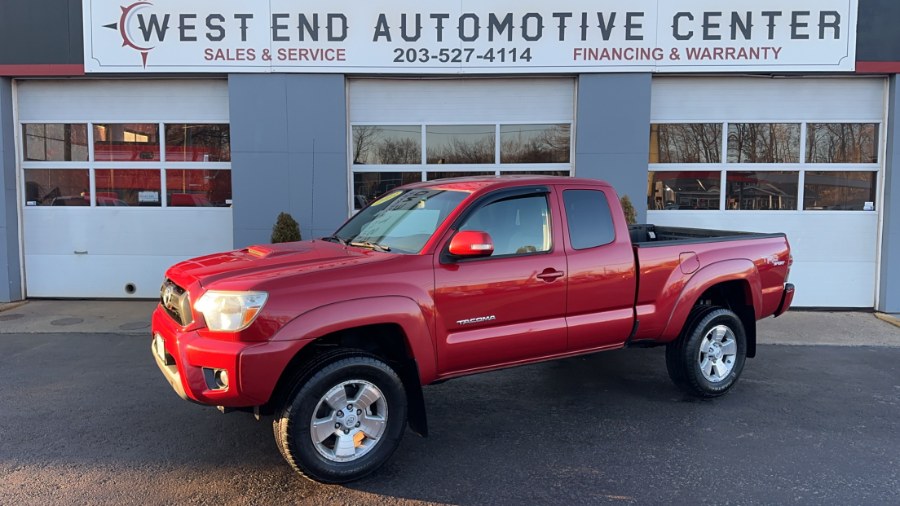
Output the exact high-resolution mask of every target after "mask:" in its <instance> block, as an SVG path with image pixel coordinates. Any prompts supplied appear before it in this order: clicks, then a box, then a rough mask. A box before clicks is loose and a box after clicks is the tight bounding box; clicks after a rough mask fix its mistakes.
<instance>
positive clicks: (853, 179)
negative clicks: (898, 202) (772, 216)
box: [803, 171, 878, 211]
mask: <svg viewBox="0 0 900 506" xmlns="http://www.w3.org/2000/svg"><path fill="white" fill-rule="evenodd" d="M877 174H878V173H877V172H849V171H847V172H838V171H807V172H806V175H805V176H804V177H805V178H806V180H805V183H804V185H803V209H805V210H808V211H874V210H875V195H876V193H875V181H876V176H877Z"/></svg>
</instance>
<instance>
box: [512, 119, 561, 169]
mask: <svg viewBox="0 0 900 506" xmlns="http://www.w3.org/2000/svg"><path fill="white" fill-rule="evenodd" d="M569 132H570V128H569V125H565V124H559V125H500V163H568V162H569V150H570V149H569V145H570V142H569V141H570V138H571V135H570V133H569Z"/></svg>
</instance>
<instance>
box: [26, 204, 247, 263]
mask: <svg viewBox="0 0 900 506" xmlns="http://www.w3.org/2000/svg"><path fill="white" fill-rule="evenodd" d="M24 224H25V230H26V234H25V254H26V255H72V254H74V251H75V250H78V251H87V252H88V254H89V255H132V256H134V255H137V256H146V255H148V253H149V252H158V253H159V254H161V255H164V256H173V255H174V256H179V257H181V256H186V255H187V256H196V255H201V254H206V253H211V252H214V251H222V250H227V249H230V248H231V246H232V244H233V241H232V236H233V232H232V228H231V213H230V211H229V210H227V209H215V210H193V209H169V210H165V211H162V210H155V211H141V210H128V211H113V210H108V209H97V208H94V209H91V208H85V209H72V210H66V211H63V210H60V209H26V210H25V213H24Z"/></svg>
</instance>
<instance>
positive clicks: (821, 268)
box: [790, 261, 877, 308]
mask: <svg viewBox="0 0 900 506" xmlns="http://www.w3.org/2000/svg"><path fill="white" fill-rule="evenodd" d="M876 272H877V264H876V263H875V262H834V261H829V262H794V266H793V267H792V268H791V279H790V281H791V282H792V283H794V284H795V285H796V286H797V292H796V295H795V296H794V303H793V306H794V307H851V308H871V307H873V306H874V305H875V291H874V290H873V289H872V281H871V280H873V279H875V275H876Z"/></svg>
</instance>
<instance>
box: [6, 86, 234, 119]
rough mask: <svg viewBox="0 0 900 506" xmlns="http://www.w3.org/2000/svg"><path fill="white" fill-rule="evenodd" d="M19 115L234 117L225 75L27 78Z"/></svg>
mask: <svg viewBox="0 0 900 506" xmlns="http://www.w3.org/2000/svg"><path fill="white" fill-rule="evenodd" d="M16 94H17V96H18V102H19V111H18V114H19V121H20V122H22V123H28V122H50V121H53V122H79V121H80V122H84V121H85V120H88V119H89V120H92V121H111V120H119V119H121V120H122V121H137V120H140V121H156V122H159V121H177V120H182V121H193V122H200V121H209V122H223V121H228V83H227V81H225V80H209V79H198V80H184V79H180V80H172V79H157V80H152V81H135V80H94V79H92V80H90V81H68V82H66V83H65V84H61V83H59V82H58V81H52V80H48V81H21V82H19V84H18V86H17V88H16Z"/></svg>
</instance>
